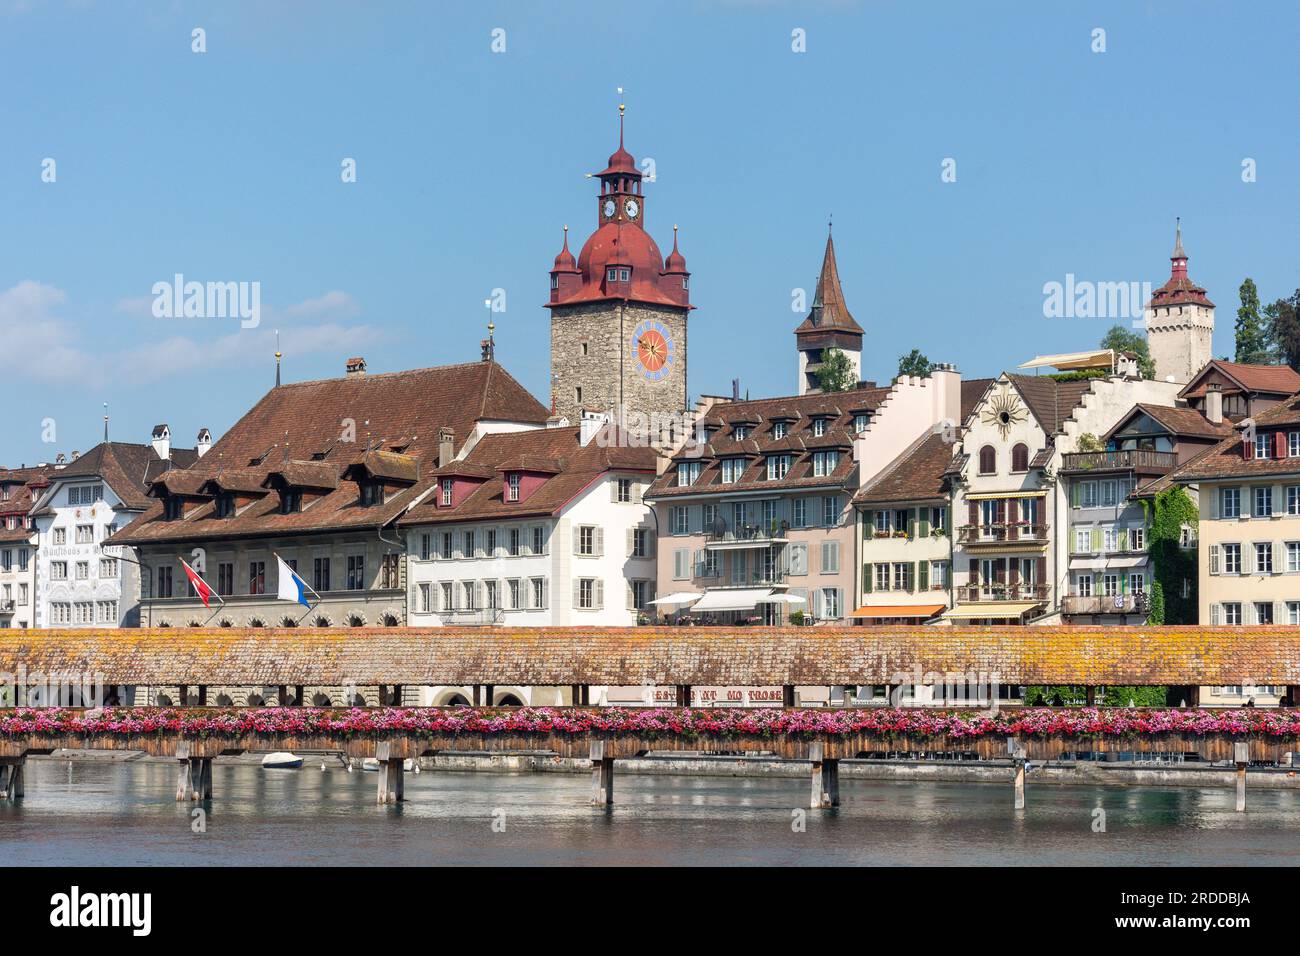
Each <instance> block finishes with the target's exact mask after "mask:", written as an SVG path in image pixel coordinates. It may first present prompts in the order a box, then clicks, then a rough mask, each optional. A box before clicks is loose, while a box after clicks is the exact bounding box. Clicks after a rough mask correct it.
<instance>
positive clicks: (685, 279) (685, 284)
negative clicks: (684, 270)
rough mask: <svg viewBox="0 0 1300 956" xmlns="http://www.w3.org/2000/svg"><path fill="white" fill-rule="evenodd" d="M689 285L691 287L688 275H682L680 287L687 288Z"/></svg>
mask: <svg viewBox="0 0 1300 956" xmlns="http://www.w3.org/2000/svg"><path fill="white" fill-rule="evenodd" d="M690 287H691V280H690V278H689V277H688V276H682V288H683V289H689V288H690Z"/></svg>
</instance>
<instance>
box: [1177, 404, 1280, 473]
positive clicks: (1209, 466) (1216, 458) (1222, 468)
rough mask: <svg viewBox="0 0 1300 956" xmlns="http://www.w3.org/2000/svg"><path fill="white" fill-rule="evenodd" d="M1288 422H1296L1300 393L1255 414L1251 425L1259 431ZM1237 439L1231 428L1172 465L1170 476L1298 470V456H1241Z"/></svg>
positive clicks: (1239, 438)
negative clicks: (1229, 432)
mask: <svg viewBox="0 0 1300 956" xmlns="http://www.w3.org/2000/svg"><path fill="white" fill-rule="evenodd" d="M1292 426H1300V395H1292V396H1291V397H1290V398H1288V399H1287V400H1286V401H1285V402H1282V403H1281V404H1278V405H1274V406H1273V407H1272V408H1270V409H1267V410H1266V411H1263V412H1261V413H1260V414H1258V415H1256V416H1255V428H1256V429H1257V430H1259V431H1273V430H1276V429H1279V428H1290V427H1292ZM1241 443H1242V435H1241V433H1240V432H1239V431H1238V430H1237V429H1235V428H1234V429H1233V433H1232V435H1231V437H1229V438H1225V439H1224V440H1223V441H1221V442H1219V443H1218V444H1217V445H1214V446H1213V447H1212V448H1210V450H1209V451H1207V452H1206V453H1205V454H1203V455H1198V456H1197V457H1196V458H1194V459H1192V460H1191V461H1189V462H1187V464H1185V465H1183V466H1182V467H1181V468H1177V469H1175V470H1174V472H1173V476H1172V477H1173V479H1174V480H1175V481H1179V482H1193V481H1198V480H1199V479H1202V478H1235V477H1241V478H1250V477H1253V476H1265V475H1294V474H1297V473H1300V458H1243V457H1242V448H1241Z"/></svg>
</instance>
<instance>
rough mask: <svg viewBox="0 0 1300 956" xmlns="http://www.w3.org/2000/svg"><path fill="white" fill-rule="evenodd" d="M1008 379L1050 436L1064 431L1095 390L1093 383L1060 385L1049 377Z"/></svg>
mask: <svg viewBox="0 0 1300 956" xmlns="http://www.w3.org/2000/svg"><path fill="white" fill-rule="evenodd" d="M1007 378H1008V379H1010V381H1011V384H1013V385H1014V386H1015V387H1016V391H1018V392H1019V393H1020V397H1021V398H1023V399H1024V400H1025V404H1026V405H1028V406H1029V411H1030V412H1032V413H1033V416H1034V418H1036V419H1038V424H1039V425H1040V426H1041V427H1042V429H1043V431H1045V432H1046V433H1047V434H1048V435H1054V434H1056V433H1057V432H1059V431H1060V430H1061V426H1062V424H1063V423H1064V422H1065V420H1066V419H1067V418H1069V417H1070V413H1071V412H1073V411H1074V409H1075V408H1077V407H1078V405H1079V403H1080V402H1081V401H1082V400H1083V396H1084V395H1086V394H1087V393H1088V391H1089V390H1090V389H1091V388H1092V382H1091V381H1090V380H1088V379H1069V380H1066V381H1064V382H1058V381H1057V380H1056V379H1054V378H1052V377H1051V376H1050V375H1007Z"/></svg>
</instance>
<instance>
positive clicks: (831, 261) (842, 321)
mask: <svg viewBox="0 0 1300 956" xmlns="http://www.w3.org/2000/svg"><path fill="white" fill-rule="evenodd" d="M794 331H795V334H796V335H800V334H804V333H808V332H848V333H850V334H852V333H856V334H857V335H861V334H862V326H860V325H858V323H857V322H856V321H854V318H853V315H852V313H850V312H849V307H848V305H847V304H846V303H845V301H844V290H843V289H841V288H840V269H839V266H838V265H837V264H836V262H835V243H834V242H833V241H832V239H831V237H830V236H829V235H827V237H826V253H825V255H823V256H822V271H821V274H820V275H819V276H818V277H817V290H816V291H815V292H814V293H813V305H812V311H811V312H809V313H808V318H806V319H804V320H803V322H802V323H801V324H800V325H799V327H798V328H797V329H795V330H794Z"/></svg>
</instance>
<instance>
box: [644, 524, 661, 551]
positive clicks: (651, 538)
mask: <svg viewBox="0 0 1300 956" xmlns="http://www.w3.org/2000/svg"><path fill="white" fill-rule="evenodd" d="M658 554H659V537H658V535H656V534H655V532H654V529H653V528H646V529H645V555H646V557H647V558H653V557H655V556H656V555H658Z"/></svg>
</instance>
